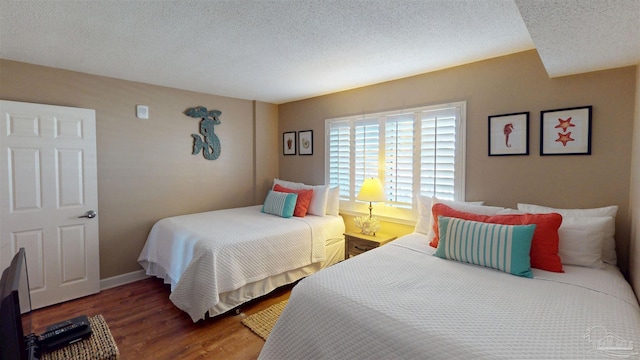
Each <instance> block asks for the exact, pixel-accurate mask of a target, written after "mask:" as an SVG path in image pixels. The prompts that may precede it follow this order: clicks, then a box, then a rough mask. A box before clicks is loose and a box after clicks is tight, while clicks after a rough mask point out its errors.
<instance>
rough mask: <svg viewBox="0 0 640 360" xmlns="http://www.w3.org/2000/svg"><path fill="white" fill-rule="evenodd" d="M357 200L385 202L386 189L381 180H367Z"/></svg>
mask: <svg viewBox="0 0 640 360" xmlns="http://www.w3.org/2000/svg"><path fill="white" fill-rule="evenodd" d="M356 199H358V200H362V201H369V202H377V201H385V200H386V199H385V197H384V188H383V187H382V182H381V181H380V179H378V178H367V179H365V180H364V182H363V183H362V187H361V188H360V192H359V193H358V196H357V197H356Z"/></svg>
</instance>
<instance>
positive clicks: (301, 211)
mask: <svg viewBox="0 0 640 360" xmlns="http://www.w3.org/2000/svg"><path fill="white" fill-rule="evenodd" d="M273 190H274V191H279V192H283V193H295V194H298V200H297V201H296V208H295V209H294V210H293V216H297V217H305V215H307V210H308V209H309V204H311V197H312V196H313V190H311V189H309V190H293V189H288V188H286V187H284V186H280V185H279V184H276V185H275V186H274V187H273Z"/></svg>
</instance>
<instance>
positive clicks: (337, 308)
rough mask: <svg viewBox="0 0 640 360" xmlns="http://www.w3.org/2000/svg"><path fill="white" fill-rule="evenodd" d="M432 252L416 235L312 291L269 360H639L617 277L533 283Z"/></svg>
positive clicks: (341, 269) (297, 305) (634, 307)
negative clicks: (621, 359) (435, 254)
mask: <svg viewBox="0 0 640 360" xmlns="http://www.w3.org/2000/svg"><path fill="white" fill-rule="evenodd" d="M427 244H428V242H427V239H426V236H424V235H419V234H411V235H408V236H406V237H403V238H401V239H398V240H396V241H394V242H392V243H390V244H388V245H385V246H383V247H381V248H378V249H375V250H372V251H369V252H367V253H364V254H362V255H358V256H356V257H355V258H353V259H350V260H347V261H344V262H342V263H339V264H337V265H334V266H332V267H330V268H327V269H325V270H323V271H321V272H319V273H317V274H314V275H311V276H309V277H307V278H306V279H304V280H302V281H301V282H300V283H298V285H296V287H295V288H294V289H293V291H292V294H291V298H290V300H289V303H288V304H287V306H286V308H285V310H284V312H283V314H282V316H281V317H280V319H279V320H278V322H277V324H276V326H275V327H274V329H273V331H272V333H271V335H270V336H269V338H268V340H267V342H266V344H265V346H264V348H263V350H262V353H261V354H260V359H551V358H554V359H590V358H612V357H617V358H620V357H623V356H629V358H632V359H638V357H639V355H638V352H640V307H639V306H638V302H637V301H636V299H635V297H634V294H633V292H632V291H631V287H630V286H629V284H628V283H626V281H625V280H624V278H623V277H622V276H621V274H620V273H619V271H618V270H617V269H616V268H614V267H609V268H607V269H605V270H600V269H590V268H581V267H575V266H567V267H566V268H565V271H566V272H565V273H563V274H556V273H550V272H546V271H542V270H535V269H534V279H527V278H522V277H517V276H513V275H509V274H505V273H502V272H500V271H497V270H492V269H487V268H482V267H479V266H474V265H468V264H462V263H459V262H455V261H452V260H444V259H440V258H437V257H435V256H432V255H431V254H432V253H433V249H432V248H430V247H429V246H428V245H427Z"/></svg>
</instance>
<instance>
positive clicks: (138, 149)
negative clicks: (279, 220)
mask: <svg viewBox="0 0 640 360" xmlns="http://www.w3.org/2000/svg"><path fill="white" fill-rule="evenodd" d="M203 75H206V74H203ZM176 76H179V74H177V75H176ZM211 81H215V79H211ZM0 84H1V86H0V99H3V100H13V101H24V102H34V103H43V104H53V105H62V106H73V107H82V108H91V109H95V110H96V135H97V153H98V199H99V207H98V219H99V221H100V224H99V225H100V271H101V278H103V279H104V278H108V277H112V276H115V275H121V274H126V273H129V272H132V271H136V270H139V269H140V266H139V265H138V264H137V261H136V260H137V257H138V254H139V253H140V250H141V249H142V246H143V245H144V242H145V240H146V237H147V234H148V233H149V230H150V229H151V226H152V225H153V224H154V222H155V221H157V220H159V219H161V218H163V217H167V216H173V215H178V214H185V213H193V212H199V211H206V210H213V209H221V208H229V207H237V206H246V205H253V204H256V203H259V202H261V199H260V196H264V195H260V194H264V193H265V191H264V190H263V189H262V188H263V186H262V184H263V183H264V178H265V177H271V178H272V177H273V176H274V175H275V173H276V170H274V169H277V167H278V163H277V161H278V159H277V156H275V155H274V154H276V151H277V139H274V138H273V136H274V134H275V130H269V127H272V126H275V124H277V107H276V106H275V105H272V104H263V103H258V102H255V103H254V102H252V101H249V100H240V99H233V98H228V97H222V96H214V95H207V94H201V93H195V92H189V91H182V90H176V89H170V88H165V87H159V86H154V85H148V84H142V83H136V82H130V81H123V80H117V79H113V78H107V77H101V76H93V75H87V74H82V73H78V72H72V71H66V70H60V69H53V68H47V67H42V66H35V65H29V64H24V63H19V62H13V61H6V60H0ZM136 104H144V105H147V106H149V114H150V115H149V117H150V118H149V119H148V120H140V119H137V118H136V116H135V106H136ZM199 105H202V106H205V107H207V108H209V109H218V110H220V111H222V116H221V117H220V119H221V121H222V124H220V125H216V127H215V134H216V135H217V136H218V138H219V139H220V142H221V144H222V152H221V155H220V157H219V158H218V159H217V160H213V161H209V160H206V159H204V157H203V156H202V154H200V155H197V156H196V155H192V154H191V152H192V145H193V139H192V138H191V134H192V133H195V134H199V119H194V118H190V117H188V116H186V115H184V114H183V112H184V111H185V110H186V109H187V108H189V107H193V106H199ZM254 125H255V126H254ZM254 138H255V139H256V140H255V141H254ZM256 150H259V151H257V156H256V155H255V154H256ZM256 164H260V167H259V168H256V166H255V165H256ZM256 182H259V183H260V185H261V186H260V189H259V190H257V191H256V186H255V184H256ZM256 199H260V201H256Z"/></svg>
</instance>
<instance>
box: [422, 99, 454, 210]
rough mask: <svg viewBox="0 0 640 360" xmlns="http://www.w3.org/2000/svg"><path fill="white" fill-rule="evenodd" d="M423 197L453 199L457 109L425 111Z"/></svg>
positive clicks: (423, 121)
mask: <svg viewBox="0 0 640 360" xmlns="http://www.w3.org/2000/svg"><path fill="white" fill-rule="evenodd" d="M421 115H422V120H421V128H420V134H421V141H420V194H421V195H426V196H435V197H437V198H439V199H444V200H453V199H454V195H455V170H456V168H455V165H456V109H455V108H447V109H438V110H429V111H423V112H422V114H421Z"/></svg>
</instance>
